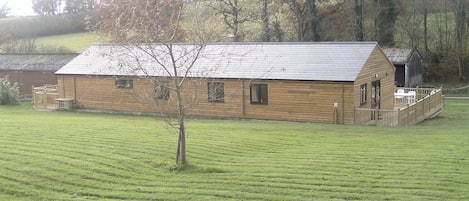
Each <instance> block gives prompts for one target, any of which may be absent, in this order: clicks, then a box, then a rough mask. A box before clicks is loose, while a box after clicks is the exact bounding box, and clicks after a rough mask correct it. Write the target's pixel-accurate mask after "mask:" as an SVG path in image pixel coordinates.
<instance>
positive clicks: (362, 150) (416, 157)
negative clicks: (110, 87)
mask: <svg viewBox="0 0 469 201" xmlns="http://www.w3.org/2000/svg"><path fill="white" fill-rule="evenodd" d="M445 104H446V108H445V111H444V113H443V114H442V115H441V116H440V117H439V118H437V119H434V120H431V121H427V122H425V123H421V124H419V125H417V126H411V127H400V128H387V127H384V128H383V127H374V126H335V125H324V124H307V123H289V122H270V121H246V120H244V121H243V120H213V119H190V120H189V122H188V139H187V143H188V145H187V146H188V147H187V148H188V160H189V161H190V163H191V167H190V168H188V169H187V170H185V171H173V169H172V167H173V164H174V161H175V159H174V156H175V148H176V140H177V135H176V134H175V132H174V131H173V130H171V129H170V128H168V127H166V126H165V125H164V124H162V123H155V121H154V120H153V119H152V118H149V117H135V116H121V115H104V114H87V113H71V112H38V111H34V110H32V109H30V107H31V106H30V105H21V106H0V200H469V158H468V156H469V132H468V131H469V123H468V122H469V101H468V100H447V101H446V103H445Z"/></svg>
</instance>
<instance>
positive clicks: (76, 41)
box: [36, 32, 106, 53]
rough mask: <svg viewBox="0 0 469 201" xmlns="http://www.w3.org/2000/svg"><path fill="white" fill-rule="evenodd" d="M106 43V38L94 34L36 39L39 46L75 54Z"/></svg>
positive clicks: (75, 34) (84, 33)
mask: <svg viewBox="0 0 469 201" xmlns="http://www.w3.org/2000/svg"><path fill="white" fill-rule="evenodd" d="M105 42H106V40H105V39H104V38H102V37H101V36H100V35H99V34H97V33H93V32H82V33H72V34H63V35H54V36H45V37H40V38H37V39H36V44H37V45H39V46H49V47H54V46H55V47H63V48H66V49H68V50H71V51H72V52H75V53H80V52H83V50H85V49H87V48H88V47H90V46H92V45H94V44H99V43H105Z"/></svg>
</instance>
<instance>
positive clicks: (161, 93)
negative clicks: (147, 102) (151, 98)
mask: <svg viewBox="0 0 469 201" xmlns="http://www.w3.org/2000/svg"><path fill="white" fill-rule="evenodd" d="M155 97H156V98H157V99H162V100H168V99H169V82H168V81H155Z"/></svg>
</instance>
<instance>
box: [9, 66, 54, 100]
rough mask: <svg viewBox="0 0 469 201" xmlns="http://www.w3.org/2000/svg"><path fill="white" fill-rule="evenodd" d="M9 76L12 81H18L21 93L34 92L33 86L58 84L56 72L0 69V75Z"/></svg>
mask: <svg viewBox="0 0 469 201" xmlns="http://www.w3.org/2000/svg"><path fill="white" fill-rule="evenodd" d="M6 76H9V78H10V82H11V83H12V84H13V83H15V82H17V83H18V86H19V92H20V94H21V95H26V94H29V95H31V94H32V87H33V86H35V87H39V86H44V85H46V84H50V85H55V84H57V78H56V76H55V75H54V72H41V71H12V70H0V77H6Z"/></svg>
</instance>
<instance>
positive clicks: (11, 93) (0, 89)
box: [0, 76, 19, 105]
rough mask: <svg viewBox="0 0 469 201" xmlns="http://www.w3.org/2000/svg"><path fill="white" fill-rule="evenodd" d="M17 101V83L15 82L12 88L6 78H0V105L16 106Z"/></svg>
mask: <svg viewBox="0 0 469 201" xmlns="http://www.w3.org/2000/svg"><path fill="white" fill-rule="evenodd" d="M18 100H19V91H18V83H16V82H15V83H14V84H13V86H12V85H11V83H10V79H9V77H8V76H7V77H4V78H1V77H0V105H11V104H18V102H19V101H18Z"/></svg>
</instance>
